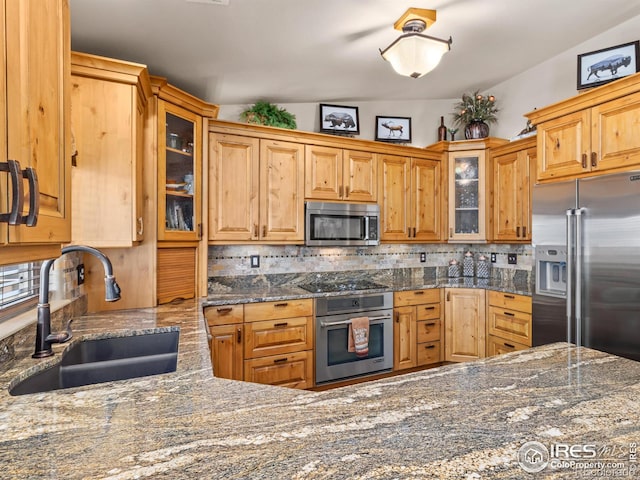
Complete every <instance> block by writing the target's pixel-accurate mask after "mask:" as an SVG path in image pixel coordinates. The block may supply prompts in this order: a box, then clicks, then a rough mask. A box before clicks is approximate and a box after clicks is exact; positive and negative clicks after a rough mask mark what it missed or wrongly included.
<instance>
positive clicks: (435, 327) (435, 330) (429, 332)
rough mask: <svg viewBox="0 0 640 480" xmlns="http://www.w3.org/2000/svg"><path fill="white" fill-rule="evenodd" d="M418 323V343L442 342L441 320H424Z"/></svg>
mask: <svg viewBox="0 0 640 480" xmlns="http://www.w3.org/2000/svg"><path fill="white" fill-rule="evenodd" d="M417 323H418V329H417V330H418V336H417V340H418V343H424V342H434V341H437V340H440V320H423V321H420V322H417Z"/></svg>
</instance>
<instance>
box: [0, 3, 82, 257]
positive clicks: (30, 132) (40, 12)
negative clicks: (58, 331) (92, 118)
mask: <svg viewBox="0 0 640 480" xmlns="http://www.w3.org/2000/svg"><path fill="white" fill-rule="evenodd" d="M0 10H1V12H0V35H1V36H2V39H3V46H4V52H3V55H2V57H3V59H2V62H3V63H2V67H3V73H2V75H1V77H2V79H1V80H0V88H1V89H2V92H1V95H0V97H1V99H0V105H1V106H2V110H3V112H2V115H1V116H0V117H1V118H2V120H0V131H1V132H2V133H0V148H1V149H2V152H3V153H2V159H0V162H6V161H7V160H8V159H11V160H16V161H18V162H19V164H20V169H21V170H23V171H25V173H24V174H23V175H22V178H20V176H19V175H18V176H15V178H14V180H10V179H9V176H10V175H9V173H8V172H4V171H0V179H1V180H2V182H1V185H2V187H0V188H1V190H0V191H1V194H0V210H1V212H2V213H9V212H10V211H11V209H12V208H14V210H15V211H16V213H17V215H18V217H19V222H18V223H20V224H18V225H15V226H8V225H7V223H2V224H0V244H4V245H7V244H15V245H18V244H19V245H21V246H24V245H25V244H27V245H34V244H39V245H40V244H51V245H52V246H51V247H50V248H47V247H39V248H37V249H34V248H32V247H25V249H23V250H21V251H17V250H14V249H3V252H2V253H0V263H13V262H16V261H24V260H33V259H35V258H38V257H39V258H44V257H52V256H56V255H58V254H59V253H60V244H61V243H64V242H68V241H69V240H70V239H71V225H70V215H71V209H70V200H71V198H70V195H69V185H70V173H71V171H70V162H71V155H70V150H71V141H70V138H71V137H70V130H69V90H68V87H69V85H70V82H69V78H70V74H69V56H70V51H71V50H70V24H69V6H68V2H67V1H66V0H20V1H13V0H12V1H6V0H5V1H3V2H2V5H1V6H0ZM27 167H30V168H32V169H33V170H32V171H31V170H30V171H29V172H33V171H35V175H31V174H30V175H27V173H26V171H27ZM27 176H30V177H31V178H24V177H27ZM18 183H20V184H22V185H21V186H22V191H23V194H22V195H19V193H20V192H19V191H18V189H17V188H15V187H16V186H17V184H18ZM8 185H11V187H10V188H8V187H7V186H8ZM33 192H35V193H33ZM16 202H18V203H16ZM20 202H23V203H24V210H23V211H21V212H17V210H16V209H17V208H18V207H19V205H20ZM38 206H39V210H38V212H36V211H35V208H37V207H38ZM30 212H31V219H30V220H29V223H33V221H31V220H33V218H34V216H36V213H37V223H36V225H35V226H27V225H26V223H27V219H26V218H24V217H28V215H29V213H30ZM23 220H24V221H23ZM23 253H24V255H23Z"/></svg>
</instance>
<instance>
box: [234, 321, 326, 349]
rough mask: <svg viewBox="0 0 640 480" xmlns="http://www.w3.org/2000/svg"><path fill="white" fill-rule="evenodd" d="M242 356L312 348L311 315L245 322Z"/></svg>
mask: <svg viewBox="0 0 640 480" xmlns="http://www.w3.org/2000/svg"><path fill="white" fill-rule="evenodd" d="M245 334H246V339H245V342H244V358H245V359H248V358H257V357H264V356H266V355H280V354H284V353H290V352H298V351H300V350H310V349H313V346H314V343H313V317H293V318H283V319H278V320H265V321H262V322H247V323H246V324H245Z"/></svg>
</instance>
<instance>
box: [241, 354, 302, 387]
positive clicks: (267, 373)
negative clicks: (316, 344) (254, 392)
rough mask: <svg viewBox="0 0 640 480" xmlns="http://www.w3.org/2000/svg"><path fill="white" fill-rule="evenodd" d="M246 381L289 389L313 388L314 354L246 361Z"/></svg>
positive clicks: (276, 356) (275, 356)
mask: <svg viewBox="0 0 640 480" xmlns="http://www.w3.org/2000/svg"><path fill="white" fill-rule="evenodd" d="M244 380H245V381H246V382H255V383H263V384H267V385H278V386H280V387H289V388H310V387H313V352H312V351H311V350H307V351H304V352H296V353H289V354H287V355H274V356H271V357H263V358H255V359H252V360H245V361H244Z"/></svg>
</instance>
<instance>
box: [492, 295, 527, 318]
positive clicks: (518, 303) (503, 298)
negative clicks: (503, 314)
mask: <svg viewBox="0 0 640 480" xmlns="http://www.w3.org/2000/svg"><path fill="white" fill-rule="evenodd" d="M489 305H492V306H494V307H500V308H508V309H509V310H518V311H519V312H525V313H531V297H527V296H525V295H516V294H514V293H505V292H494V291H493V290H490V291H489Z"/></svg>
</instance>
